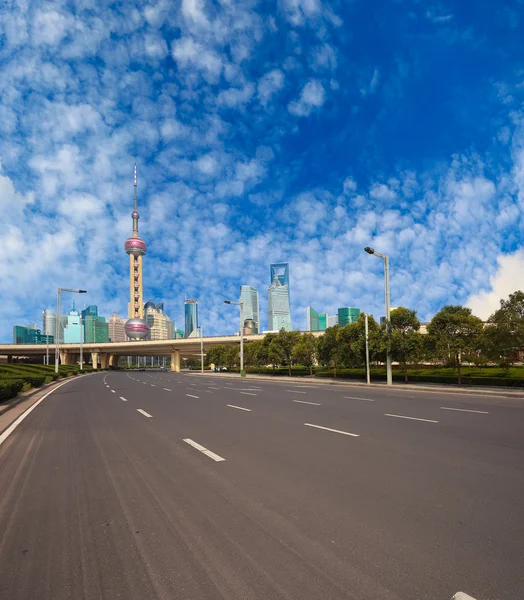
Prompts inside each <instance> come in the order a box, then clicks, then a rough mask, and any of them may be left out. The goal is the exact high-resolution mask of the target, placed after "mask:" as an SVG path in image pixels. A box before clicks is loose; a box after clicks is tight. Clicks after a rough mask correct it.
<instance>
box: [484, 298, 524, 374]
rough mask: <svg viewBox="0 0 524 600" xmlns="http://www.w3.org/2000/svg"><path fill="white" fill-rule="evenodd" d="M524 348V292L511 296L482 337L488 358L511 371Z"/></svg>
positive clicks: (490, 321) (493, 317)
mask: <svg viewBox="0 0 524 600" xmlns="http://www.w3.org/2000/svg"><path fill="white" fill-rule="evenodd" d="M523 348H524V292H521V291H517V292H515V293H514V294H510V296H509V298H508V300H501V301H500V308H499V309H498V310H496V311H495V312H494V313H493V314H492V315H491V317H490V318H489V320H488V324H487V326H486V328H485V329H484V332H483V336H482V349H483V351H484V353H485V354H486V356H487V357H488V358H490V359H491V360H495V361H497V362H498V364H499V365H500V366H501V367H503V368H505V369H509V368H510V366H511V365H512V364H513V363H514V362H516V361H517V360H518V359H519V352H520V351H522V349H523Z"/></svg>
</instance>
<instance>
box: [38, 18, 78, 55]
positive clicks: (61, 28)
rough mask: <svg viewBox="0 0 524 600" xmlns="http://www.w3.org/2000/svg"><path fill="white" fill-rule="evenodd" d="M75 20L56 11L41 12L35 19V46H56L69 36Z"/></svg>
mask: <svg viewBox="0 0 524 600" xmlns="http://www.w3.org/2000/svg"><path fill="white" fill-rule="evenodd" d="M73 22H74V19H73V18H72V17H71V16H70V15H64V14H62V13H59V12H57V11H56V10H39V11H37V12H36V14H35V16H34V19H33V33H32V40H33V41H34V43H35V44H47V45H49V46H55V45H56V44H59V43H60V42H61V41H62V40H63V38H64V37H65V36H66V35H67V33H68V31H69V30H70V29H71V26H72V24H73Z"/></svg>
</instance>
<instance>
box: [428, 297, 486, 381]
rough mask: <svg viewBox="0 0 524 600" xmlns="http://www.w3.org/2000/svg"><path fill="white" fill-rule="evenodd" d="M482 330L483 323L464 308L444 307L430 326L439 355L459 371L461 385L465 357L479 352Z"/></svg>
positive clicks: (469, 310) (468, 309) (429, 333)
mask: <svg viewBox="0 0 524 600" xmlns="http://www.w3.org/2000/svg"><path fill="white" fill-rule="evenodd" d="M482 330H483V325H482V321H481V320H480V319H479V318H478V317H475V316H474V315H473V314H471V309H470V308H466V307H464V306H444V308H443V309H442V310H440V311H439V312H438V313H437V314H436V315H435V316H434V317H433V319H431V323H429V325H428V336H430V337H431V340H432V342H433V343H434V347H435V351H436V353H437V355H438V356H440V358H441V359H443V360H445V361H447V362H450V363H451V364H453V365H454V367H455V368H456V369H457V376H458V384H459V385H462V373H461V366H462V361H463V357H464V355H466V354H468V353H472V352H475V351H476V350H478V348H479V346H480V337H481V334H482Z"/></svg>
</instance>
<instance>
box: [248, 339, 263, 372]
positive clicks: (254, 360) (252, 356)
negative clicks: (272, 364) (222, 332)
mask: <svg viewBox="0 0 524 600" xmlns="http://www.w3.org/2000/svg"><path fill="white" fill-rule="evenodd" d="M263 348H264V347H263V341H262V340H255V341H254V342H248V343H247V344H246V343H244V368H245V369H248V368H249V367H259V366H260V365H261V364H265V363H261V361H260V359H261V357H262V356H263V352H262V350H263Z"/></svg>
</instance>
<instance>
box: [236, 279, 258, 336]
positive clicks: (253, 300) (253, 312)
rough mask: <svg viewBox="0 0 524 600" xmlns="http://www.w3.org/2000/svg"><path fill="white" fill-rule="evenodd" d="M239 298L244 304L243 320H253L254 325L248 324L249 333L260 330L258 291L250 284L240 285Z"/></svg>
mask: <svg viewBox="0 0 524 600" xmlns="http://www.w3.org/2000/svg"><path fill="white" fill-rule="evenodd" d="M240 300H241V301H242V303H243V305H244V307H243V308H244V311H243V312H244V321H247V320H248V319H249V320H251V321H254V325H252V324H250V328H249V329H250V333H259V332H260V318H259V313H260V311H259V304H258V292H257V290H256V289H255V288H254V287H251V286H250V285H241V286H240Z"/></svg>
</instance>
